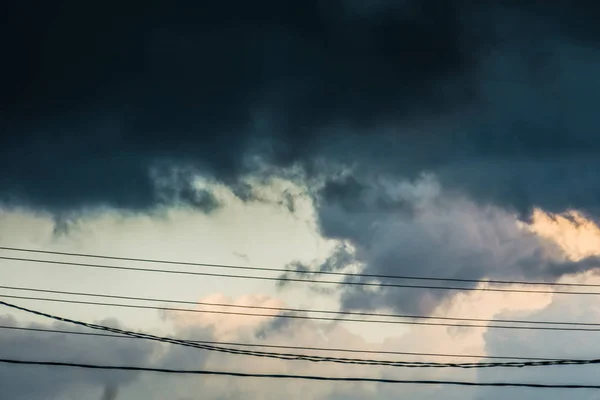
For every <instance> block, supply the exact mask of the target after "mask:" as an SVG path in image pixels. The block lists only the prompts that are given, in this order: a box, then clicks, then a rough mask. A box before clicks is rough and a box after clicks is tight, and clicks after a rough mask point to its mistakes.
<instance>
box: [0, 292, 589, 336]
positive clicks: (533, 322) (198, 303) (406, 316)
mask: <svg viewBox="0 0 600 400" xmlns="http://www.w3.org/2000/svg"><path fill="white" fill-rule="evenodd" d="M0 289H6V290H19V291H27V292H34V293H52V294H61V295H69V296H87V297H96V298H98V297H99V298H108V299H119V300H134V301H144V302H158V303H170V304H190V305H196V306H209V307H225V308H236V309H240V308H241V309H251V310H268V311H277V312H280V313H281V312H292V313H317V314H328V315H339V316H345V315H352V316H363V317H386V318H404V319H426V320H444V321H463V322H491V323H516V324H530V325H540V324H541V325H564V326H590V327H600V323H592V322H569V321H539V320H519V319H485V318H466V317H442V316H432V315H409V314H390V313H368V312H356V311H336V310H312V309H306V308H288V307H267V306H251V305H236V304H226V303H210V302H202V301H186V300H173V299H159V298H148V297H136V296H119V295H109V294H100V293H88V292H71V291H65V290H50V289H38V288H29V287H21V286H4V285H0ZM2 296H3V295H2V294H0V297H2ZM200 312H202V310H200ZM263 315H264V314H261V316H263ZM275 316H280V315H279V314H277V315H275ZM328 320H333V321H337V320H343V321H353V322H380V321H379V320H368V319H367V320H356V319H342V318H329V319H328Z"/></svg>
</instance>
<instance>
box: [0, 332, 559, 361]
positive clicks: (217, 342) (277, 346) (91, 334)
mask: <svg viewBox="0 0 600 400" xmlns="http://www.w3.org/2000/svg"><path fill="white" fill-rule="evenodd" d="M0 329H5V330H17V331H25V332H38V333H60V334H65V335H82V336H94V337H108V338H115V339H138V338H136V337H133V336H124V335H114V334H108V333H97V332H82V331H67V330H62V329H43V328H26V327H20V326H7V325H0ZM182 340H185V341H188V342H193V343H203V344H214V345H224V346H238V347H261V348H272V349H273V348H274V349H287V350H309V351H328V352H336V353H363V354H365V353H367V354H391V355H404V356H419V357H423V356H424V357H444V358H476V359H494V360H524V361H555V360H559V359H558V358H548V357H508V356H484V355H470V354H443V353H417V352H406V351H385V350H364V349H340V348H335V347H333V348H325V347H306V346H284V345H273V344H260V343H239V342H219V341H209V340H191V339H182Z"/></svg>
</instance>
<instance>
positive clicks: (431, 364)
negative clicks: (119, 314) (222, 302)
mask: <svg viewBox="0 0 600 400" xmlns="http://www.w3.org/2000/svg"><path fill="white" fill-rule="evenodd" d="M0 305H4V306H6V307H9V308H13V309H16V310H20V311H24V312H27V313H30V314H34V315H37V316H41V317H46V318H50V319H54V320H56V321H60V322H67V323H70V324H74V325H78V326H82V327H86V328H91V329H96V330H101V331H105V332H111V333H116V334H122V335H127V336H132V337H136V338H140V339H148V340H154V341H157V342H162V343H170V344H177V345H181V346H185V347H193V348H197V349H203V350H210V351H216V352H222V353H229V354H237V355H249V356H256V357H265V358H275V359H280V360H302V361H312V362H333V363H340V364H359V365H372V366H390V367H406V368H462V369H471V368H496V367H506V368H523V367H545V366H557V365H592V364H600V359H586V360H581V359H579V360H578V359H561V360H551V361H525V362H503V363H434V362H415V361H412V362H409V361H388V360H365V359H351V358H341V357H320V356H313V355H304V354H289V353H270V352H259V351H247V350H240V349H232V348H228V347H217V346H210V345H204V344H200V343H194V342H191V341H185V340H181V339H174V338H169V337H161V336H155V335H150V334H147V333H139V332H132V331H126V330H123V329H118V328H112V327H108V326H104V325H98V324H91V323H87V322H82V321H76V320H72V319H68V318H63V317H59V316H55V315H51V314H47V313H43V312H41V311H36V310H32V309H28V308H25V307H21V306H17V305H14V304H10V303H6V302H4V301H0Z"/></svg>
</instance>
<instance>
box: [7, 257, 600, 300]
mask: <svg viewBox="0 0 600 400" xmlns="http://www.w3.org/2000/svg"><path fill="white" fill-rule="evenodd" d="M0 259H1V260H11V261H24V262H32V263H44V264H54V265H62V266H72V267H85V268H101V269H112V270H121V271H138V272H155V273H165V274H177V275H195V276H213V277H219V278H236V279H253V280H266V281H275V282H279V283H281V282H301V283H318V284H327V285H357V286H372V287H390V288H412V289H431V290H460V291H481V292H506V293H539V294H572V295H593V296H600V292H573V291H555V290H527V289H502V288H489V287H486V288H480V287H455V286H427V285H405V284H395V283H382V282H361V281H359V282H356V281H342V282H336V281H323V280H318V279H300V278H288V277H270V276H255V275H235V274H218V273H212V272H196V271H177V270H169V269H154V268H137V267H136V268H134V267H125V266H116V265H102V264H90V263H80V262H67V261H53V260H39V259H31V258H19V257H4V256H0ZM287 272H293V271H287ZM478 282H479V283H481V282H485V281H478Z"/></svg>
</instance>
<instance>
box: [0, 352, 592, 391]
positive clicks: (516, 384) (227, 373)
mask: <svg viewBox="0 0 600 400" xmlns="http://www.w3.org/2000/svg"><path fill="white" fill-rule="evenodd" d="M0 362H3V363H7V364H14V365H44V366H50V367H71V368H87V369H101V370H119V371H140V372H142V371H144V372H159V373H166V374H180V375H181V374H189V375H213V376H214V375H218V376H233V377H238V378H267V379H302V380H312V381H335V382H374V383H395V384H415V385H454V386H493V387H523V388H536V389H600V385H582V384H545V383H520V382H469V381H444V380H413V379H386V378H365V377H333V376H318V375H292V374H257V373H248V372H232V371H209V370H185V369H167V368H150V367H134V366H123V365H118V366H117V365H99V364H83V363H69V362H57V361H32V360H15V359H8V358H0Z"/></svg>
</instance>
